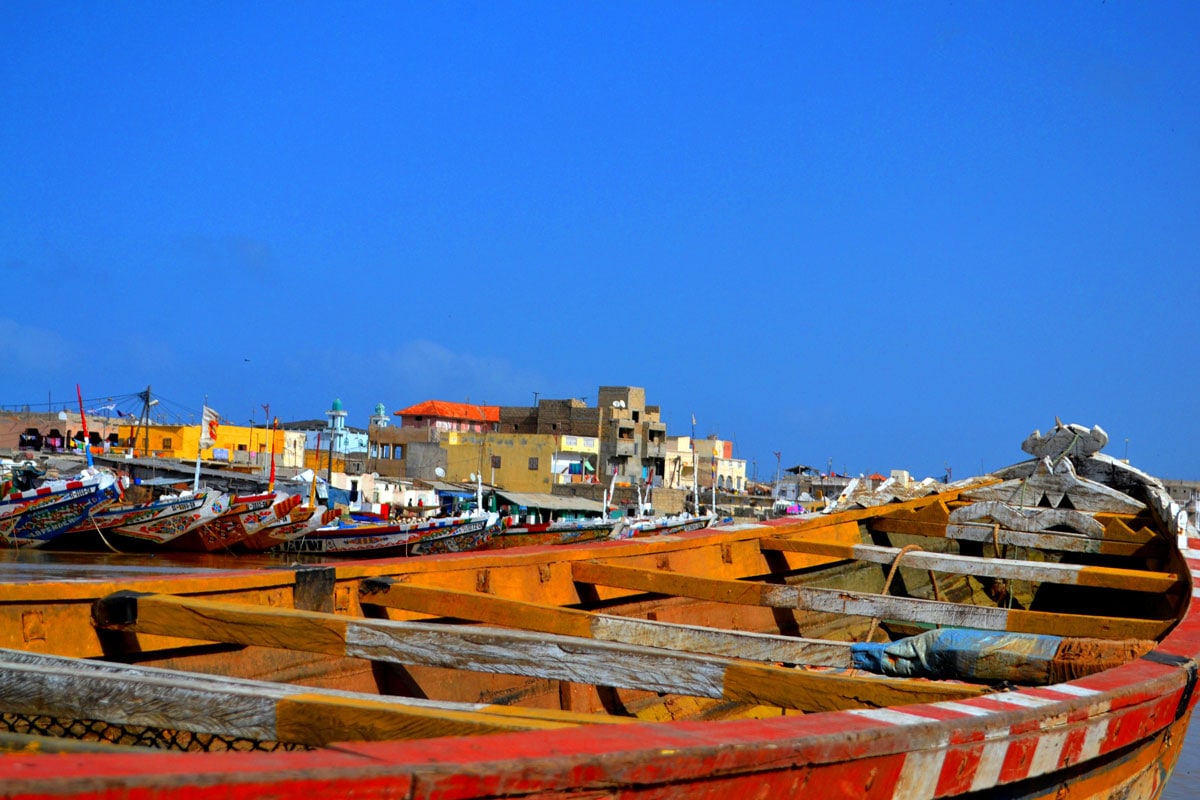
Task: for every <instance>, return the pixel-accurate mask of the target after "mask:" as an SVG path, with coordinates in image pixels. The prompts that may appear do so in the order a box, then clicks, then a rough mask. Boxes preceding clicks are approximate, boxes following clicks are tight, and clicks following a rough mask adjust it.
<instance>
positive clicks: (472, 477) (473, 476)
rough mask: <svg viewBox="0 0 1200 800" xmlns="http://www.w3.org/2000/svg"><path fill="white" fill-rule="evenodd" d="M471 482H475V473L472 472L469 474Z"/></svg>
mask: <svg viewBox="0 0 1200 800" xmlns="http://www.w3.org/2000/svg"><path fill="white" fill-rule="evenodd" d="M471 480H475V473H474V472H472V473H471Z"/></svg>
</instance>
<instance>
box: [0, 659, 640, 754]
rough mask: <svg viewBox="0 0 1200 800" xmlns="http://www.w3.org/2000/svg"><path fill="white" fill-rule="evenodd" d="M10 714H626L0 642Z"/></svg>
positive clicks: (298, 738)
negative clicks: (151, 663)
mask: <svg viewBox="0 0 1200 800" xmlns="http://www.w3.org/2000/svg"><path fill="white" fill-rule="evenodd" d="M0 705H2V706H3V708H4V709H5V710H6V711H7V712H10V713H16V714H25V715H29V716H47V717H55V718H65V719H89V720H102V721H104V722H107V723H109V724H115V725H133V726H147V727H152V728H165V729H168V730H184V731H191V732H194V733H207V734H215V735H219V736H223V737H229V738H235V739H250V740H255V741H279V742H289V743H294V744H303V745H310V746H321V745H325V744H328V743H330V742H337V741H343V742H345V741H381V740H392V739H423V738H432V737H438V736H467V735H473V734H489V733H504V732H510V731H522V730H544V729H557V728H565V727H574V726H576V725H584V724H603V723H613V722H618V723H619V722H625V721H627V720H625V719H622V718H615V717H606V716H599V715H590V714H577V713H569V712H560V711H549V710H537V709H520V708H510V707H504V706H488V705H477V704H469V703H447V702H438V701H432V700H420V699H407V698H397V697H379V696H373V695H367V694H359V693H354V692H342V691H334V690H326V689H315V688H307V687H306V688H303V689H300V688H297V687H293V686H289V685H287V684H280V683H269V682H265V681H253V680H244V679H238V678H226V677H221V676H215V675H201V674H198V673H193V672H180V671H178V670H167V669H158V668H152V667H138V666H129V665H126V664H115V663H109V662H103V661H91V660H82V659H71V658H63V657H59V656H46V655H39V654H35V653H28V652H25V651H19V650H0Z"/></svg>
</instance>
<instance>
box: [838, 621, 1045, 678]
mask: <svg viewBox="0 0 1200 800" xmlns="http://www.w3.org/2000/svg"><path fill="white" fill-rule="evenodd" d="M1061 644H1062V637H1061V636H1043V635H1038V634H1032V633H1005V632H1003V631H979V630H969V629H960V628H954V629H944V630H933V631H927V632H925V633H922V634H919V635H917V636H909V637H907V638H904V639H901V640H899V641H896V642H890V643H889V642H879V643H877V642H863V643H860V644H854V645H851V647H850V657H851V659H852V660H853V662H854V666H855V667H857V668H859V669H866V670H870V671H871V672H878V673H882V674H884V675H892V676H898V677H923V678H957V679H959V680H980V681H1012V682H1013V683H1042V682H1044V681H1045V680H1046V678H1047V675H1049V673H1050V665H1051V662H1053V661H1054V657H1055V655H1057V653H1058V649H1059V645H1061Z"/></svg>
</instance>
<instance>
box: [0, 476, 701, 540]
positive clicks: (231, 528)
mask: <svg viewBox="0 0 1200 800" xmlns="http://www.w3.org/2000/svg"><path fill="white" fill-rule="evenodd" d="M712 520H713V517H712V516H711V515H703V516H695V515H690V514H681V515H673V516H667V517H653V518H645V519H629V518H607V517H597V518H594V519H585V520H574V521H555V522H543V523H530V522H528V521H525V522H521V521H518V518H516V517H509V516H503V517H502V516H500V515H498V514H497V513H495V512H489V511H486V510H480V509H479V507H478V506H476V508H475V509H470V510H467V511H463V512H461V513H441V514H439V515H438V516H433V517H424V516H415V517H409V518H405V519H400V520H384V519H372V518H356V517H353V516H351V515H347V514H345V513H343V512H341V511H339V510H335V509H329V508H326V507H325V506H323V505H320V504H318V503H316V502H315V498H313V497H309V498H308V501H307V502H305V501H304V498H303V497H302V495H300V494H298V493H297V494H289V493H287V492H282V491H274V490H272V491H268V492H264V493H261V494H253V495H245V494H227V493H224V492H220V491H216V490H204V491H181V492H178V493H175V494H164V495H161V496H159V497H157V498H155V499H153V500H150V501H147V502H142V503H129V502H124V500H123V496H122V483H121V480H120V479H119V478H118V477H117V476H116V475H115V474H113V473H112V472H110V471H108V470H105V469H99V468H95V467H89V468H87V469H85V470H84V471H83V472H81V473H80V474H79V475H78V476H75V477H72V478H69V479H64V480H49V481H46V482H44V483H43V484H42V485H40V486H38V487H36V488H29V489H25V490H20V491H17V490H13V491H9V492H8V493H7V494H5V495H4V496H3V497H0V542H3V544H4V545H5V546H7V547H13V548H21V547H48V548H57V549H64V548H65V549H71V548H75V547H78V548H80V549H91V547H92V546H93V545H94V544H95V542H96V540H97V539H98V540H99V541H101V542H103V544H105V545H107V546H108V547H109V548H111V549H115V550H122V551H124V550H147V549H151V550H155V549H166V550H175V551H185V552H209V553H242V552H252V553H258V552H267V551H278V552H284V553H295V554H309V555H333V556H337V555H343V556H364V557H365V556H390V555H428V554H431V553H447V552H465V551H469V550H476V549H487V548H508V547H520V546H527V545H542V544H573V543H580V542H586V541H596V540H601V539H623V538H630V537H633V536H652V535H659V534H663V533H677V532H681V531H685V530H696V529H699V528H703V527H706V526H708V525H709V524H710V523H711V522H712Z"/></svg>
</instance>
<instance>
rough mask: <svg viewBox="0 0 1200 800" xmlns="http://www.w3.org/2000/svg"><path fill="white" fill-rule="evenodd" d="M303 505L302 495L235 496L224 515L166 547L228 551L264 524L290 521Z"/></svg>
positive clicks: (182, 535)
mask: <svg viewBox="0 0 1200 800" xmlns="http://www.w3.org/2000/svg"><path fill="white" fill-rule="evenodd" d="M301 502H302V498H301V497H300V496H299V495H294V494H293V495H289V494H281V493H278V492H266V493H263V494H254V495H233V496H232V497H230V498H229V507H228V508H226V509H225V510H224V512H222V513H220V514H218V515H217V516H215V517H213V518H212V519H210V520H208V521H206V522H204V523H203V524H201V525H197V526H195V527H194V528H191V529H189V530H188V531H186V532H185V533H183V534H181V535H180V536H176V537H174V538H172V539H170V540H169V541H167V542H165V543H164V544H165V546H166V547H168V548H169V549H171V550H187V551H191V552H198V553H216V552H221V551H229V550H230V549H231V548H232V547H234V546H235V545H237V544H240V543H241V542H243V541H245V540H246V539H248V538H250V537H251V536H253V535H254V534H255V533H257V532H258V531H259V530H260V529H261V528H262V527H264V526H265V525H268V524H270V523H273V522H276V521H279V520H284V519H287V516H288V514H289V513H290V512H291V510H292V509H293V508H295V507H296V506H298V505H300V503H301Z"/></svg>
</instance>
